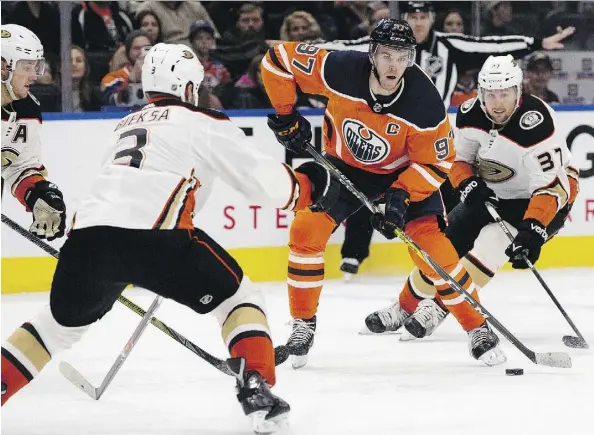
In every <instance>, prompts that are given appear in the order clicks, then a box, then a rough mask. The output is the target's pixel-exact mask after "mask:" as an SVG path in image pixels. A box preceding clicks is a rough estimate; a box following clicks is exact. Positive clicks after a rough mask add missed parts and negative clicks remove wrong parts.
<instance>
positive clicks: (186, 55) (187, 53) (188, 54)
mask: <svg viewBox="0 0 594 435" xmlns="http://www.w3.org/2000/svg"><path fill="white" fill-rule="evenodd" d="M182 57H183V58H184V59H193V58H194V55H193V54H192V52H191V51H188V50H184V51H183V52H182Z"/></svg>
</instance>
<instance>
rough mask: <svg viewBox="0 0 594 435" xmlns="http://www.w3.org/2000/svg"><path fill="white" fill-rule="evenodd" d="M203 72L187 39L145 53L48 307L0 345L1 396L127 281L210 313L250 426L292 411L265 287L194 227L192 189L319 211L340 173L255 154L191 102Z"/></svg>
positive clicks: (266, 425) (264, 427) (225, 123)
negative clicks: (134, 104)
mask: <svg viewBox="0 0 594 435" xmlns="http://www.w3.org/2000/svg"><path fill="white" fill-rule="evenodd" d="M203 78H204V71H203V68H202V65H201V64H200V62H199V60H198V59H197V57H196V55H195V54H194V53H193V52H192V51H191V50H190V49H188V48H187V47H186V46H184V45H170V44H157V45H155V46H154V47H152V48H151V49H150V51H149V52H148V53H147V56H146V59H145V63H144V65H143V68H142V87H143V89H144V91H145V93H146V95H147V97H148V99H149V104H148V105H146V106H144V107H143V108H142V109H141V110H140V111H138V112H136V113H134V114H131V115H128V116H126V117H125V118H123V119H122V120H121V121H120V122H119V123H118V124H117V126H116V127H115V130H114V132H113V134H112V137H111V139H110V141H109V150H108V153H107V159H106V161H105V163H104V165H103V167H102V169H101V172H100V174H99V176H98V178H97V180H96V182H95V183H94V185H93V187H92V188H91V192H90V193H89V195H87V196H86V198H84V199H83V200H82V201H81V204H80V206H79V208H78V210H77V211H76V214H75V217H74V219H73V221H74V222H73V229H72V231H71V233H70V234H69V237H68V240H67V241H66V243H65V244H64V247H63V248H62V250H61V252H60V259H59V261H58V266H57V269H56V272H55V274H54V278H53V282H52V289H51V293H50V306H49V308H48V309H45V310H43V311H42V312H41V313H40V314H38V315H37V317H35V318H34V319H33V320H32V321H31V322H27V323H25V324H23V325H22V326H21V327H20V328H18V329H17V331H15V332H14V333H13V335H11V336H10V337H9V338H8V340H7V341H6V342H5V343H4V345H3V347H2V382H3V384H5V386H6V393H5V394H4V395H3V396H2V403H3V404H4V402H5V400H6V399H8V398H9V397H10V396H11V395H13V394H14V393H15V392H17V391H18V390H19V389H20V388H22V387H23V386H25V385H26V384H27V383H28V382H29V381H31V380H32V379H33V377H34V376H35V375H36V374H37V373H38V372H39V371H40V370H41V369H42V368H43V366H45V364H46V363H47V362H48V361H49V360H50V359H51V358H52V357H53V356H55V355H56V354H57V353H58V352H60V351H62V350H64V349H66V348H69V347H70V346H71V345H72V344H74V343H75V342H77V341H78V340H79V339H80V338H81V336H82V334H83V333H84V332H85V331H86V330H87V329H88V327H89V325H91V324H92V323H93V322H95V321H97V320H98V319H100V318H101V317H103V315H105V314H106V313H107V312H108V311H109V310H110V309H111V307H112V305H113V304H114V302H115V301H116V299H117V298H118V296H119V295H120V294H121V292H122V291H123V290H124V288H125V286H126V285H127V284H129V283H132V284H135V285H138V286H140V287H143V288H147V289H150V290H151V291H153V292H155V293H157V294H160V295H162V296H164V297H167V298H171V299H173V300H175V301H177V302H179V303H181V304H184V305H186V306H188V307H190V308H191V309H193V310H194V311H196V312H197V313H200V314H204V313H213V314H214V315H215V317H216V318H217V319H218V321H219V323H220V326H221V330H222V335H223V340H224V342H225V343H226V345H227V347H228V349H229V353H230V354H231V356H232V357H241V358H244V359H245V369H242V370H241V372H240V373H237V374H236V375H237V398H238V400H239V401H240V403H241V404H242V406H243V409H244V411H245V413H246V415H250V416H251V417H252V420H253V424H254V429H255V430H257V431H259V432H269V431H272V430H274V429H275V427H276V422H278V421H279V420H282V419H284V418H286V417H287V415H288V412H289V405H288V404H287V403H286V402H285V401H284V400H282V399H280V398H279V397H276V396H275V395H273V394H272V393H271V392H270V390H269V386H272V385H274V383H275V364H274V349H273V347H272V341H271V338H270V332H269V328H268V324H267V319H266V314H265V308H264V300H263V296H262V294H261V293H260V291H259V290H258V289H257V288H256V287H255V286H254V284H252V283H251V281H250V280H249V278H248V277H247V276H245V275H244V274H243V271H242V269H241V267H240V266H239V265H238V264H237V262H236V261H235V260H234V259H233V257H232V256H231V255H230V254H229V253H228V252H227V251H226V250H225V249H223V248H222V247H221V246H219V245H218V244H217V243H216V242H215V241H214V240H212V239H211V238H210V237H209V236H208V235H207V234H206V233H205V232H204V231H202V230H200V229H198V228H194V225H193V223H192V217H193V211H194V208H195V193H196V192H197V191H198V193H200V191H201V189H204V188H208V186H209V185H210V184H211V183H212V181H213V179H214V178H215V177H218V178H220V179H222V180H223V181H224V182H226V183H227V184H228V185H230V186H231V187H233V188H235V189H237V190H238V191H240V192H242V193H244V194H245V195H246V196H247V197H249V198H250V199H251V200H252V201H254V202H256V203H259V204H262V205H266V206H269V207H276V208H280V209H285V210H301V209H304V208H306V207H310V209H312V211H318V210H324V209H325V207H327V206H330V205H332V204H333V202H334V201H335V199H336V197H337V196H338V189H339V187H338V182H337V181H336V180H334V179H332V178H331V177H330V175H329V173H328V172H327V171H326V170H325V169H324V168H323V167H321V166H320V165H318V164H315V163H311V162H310V163H306V164H304V165H302V166H300V167H299V168H297V169H296V170H295V171H293V169H292V168H290V167H289V166H287V165H285V164H283V163H281V162H278V161H276V160H274V159H273V158H271V157H269V156H266V155H264V154H262V153H260V152H257V151H255V150H254V147H253V145H251V144H250V143H249V142H248V141H247V139H246V137H245V135H244V134H243V132H242V131H241V129H239V128H238V127H236V126H235V125H234V124H232V123H231V122H230V121H229V119H228V118H227V117H226V116H225V115H224V114H222V113H220V112H217V111H214V110H208V109H199V108H198V107H196V106H197V103H198V93H197V89H198V86H199V85H200V83H201V82H202V79H203ZM198 198H199V200H200V201H202V200H203V199H202V198H201V196H200V195H198Z"/></svg>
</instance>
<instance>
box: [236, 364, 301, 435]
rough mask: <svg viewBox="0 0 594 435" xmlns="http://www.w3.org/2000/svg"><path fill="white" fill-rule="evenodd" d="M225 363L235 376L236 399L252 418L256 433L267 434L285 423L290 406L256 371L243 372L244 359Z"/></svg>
mask: <svg viewBox="0 0 594 435" xmlns="http://www.w3.org/2000/svg"><path fill="white" fill-rule="evenodd" d="M227 365H228V366H229V368H230V369H231V371H232V372H233V373H234V374H235V377H236V378H237V386H236V391H237V400H239V403H241V406H242V408H243V412H244V413H245V415H247V416H248V417H250V418H251V420H252V429H253V431H254V432H255V433H256V434H269V433H273V432H275V431H276V430H277V429H279V428H280V427H282V426H285V425H286V424H287V420H288V417H289V411H290V410H291V407H290V406H289V404H288V403H287V402H285V401H284V400H283V399H281V398H280V397H277V396H275V395H274V394H272V393H271V392H270V388H268V385H267V384H266V381H265V380H264V378H263V377H262V375H261V374H260V373H258V372H257V371H249V372H247V373H246V372H245V359H243V358H231V359H229V360H227Z"/></svg>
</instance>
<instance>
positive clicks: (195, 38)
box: [190, 20, 231, 108]
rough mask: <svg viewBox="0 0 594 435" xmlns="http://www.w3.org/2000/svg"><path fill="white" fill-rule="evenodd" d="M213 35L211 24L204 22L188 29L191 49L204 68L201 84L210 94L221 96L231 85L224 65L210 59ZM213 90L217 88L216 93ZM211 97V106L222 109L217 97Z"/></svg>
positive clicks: (213, 40) (195, 23)
mask: <svg viewBox="0 0 594 435" xmlns="http://www.w3.org/2000/svg"><path fill="white" fill-rule="evenodd" d="M214 35H215V33H214V28H213V27H212V24H210V23H209V22H208V21H206V20H198V21H196V22H194V23H193V24H192V26H191V27H190V41H191V42H192V49H193V50H194V53H196V56H198V59H199V60H200V63H201V64H202V66H203V67H204V80H203V81H202V83H203V84H204V87H206V88H207V89H208V90H209V91H210V92H211V93H214V94H216V95H221V94H222V93H223V92H224V91H223V89H224V87H225V85H227V84H228V83H231V75H230V74H229V71H227V68H225V65H223V64H222V63H221V62H219V61H218V60H216V59H213V58H212V57H211V56H212V51H213V50H214V43H215V39H214ZM215 88H217V91H215ZM213 97H214V98H212V100H213V101H212V105H213V106H217V105H218V106H220V108H222V105H221V104H220V101H219V102H218V104H217V102H216V101H215V98H216V99H218V97H217V96H215V95H213Z"/></svg>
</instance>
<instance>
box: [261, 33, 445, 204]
mask: <svg viewBox="0 0 594 435" xmlns="http://www.w3.org/2000/svg"><path fill="white" fill-rule="evenodd" d="M261 71H262V80H263V82H264V85H265V87H266V92H267V94H268V96H269V98H270V101H271V102H272V105H273V106H274V108H275V110H276V111H277V113H278V114H288V113H290V112H291V111H292V110H293V105H294V103H295V99H296V89H297V86H298V87H299V88H300V89H301V90H302V91H303V92H305V93H308V94H316V95H322V96H325V97H327V98H328V105H327V108H326V112H325V114H324V126H323V132H324V148H325V152H326V153H328V154H330V155H332V156H334V157H337V158H339V159H342V160H343V161H344V162H345V163H347V164H348V165H350V166H354V167H357V168H360V169H363V170H365V171H369V172H374V173H377V174H388V173H392V172H395V171H398V170H402V173H401V174H400V175H399V176H398V179H397V180H396V181H395V182H394V184H393V186H394V187H397V188H402V189H404V190H406V191H408V192H409V193H410V195H411V198H410V199H411V201H421V200H423V199H425V198H427V197H428V196H429V195H430V194H431V193H433V192H434V191H435V190H437V189H438V188H439V186H440V185H441V184H442V183H443V182H444V181H445V179H446V178H447V174H448V172H449V170H450V168H451V166H452V162H453V161H454V158H455V152H454V147H453V134H452V131H451V127H450V123H449V120H448V117H447V113H446V109H445V107H444V105H443V101H442V100H441V97H440V96H439V93H438V92H437V89H436V88H435V86H434V85H433V83H432V82H431V80H430V79H429V77H427V75H425V73H424V72H423V71H422V70H421V69H420V68H419V67H418V66H417V65H414V66H412V67H410V68H407V70H406V72H405V73H404V76H403V79H402V81H401V85H400V88H399V89H398V91H397V92H396V93H395V95H394V97H393V99H392V100H391V101H388V102H379V101H376V100H375V97H374V95H372V93H371V91H370V89H369V76H370V73H371V62H370V61H369V57H368V55H367V53H361V52H355V51H335V52H328V51H326V50H324V49H321V48H318V47H314V46H311V45H308V44H304V43H299V42H285V43H283V44H279V45H277V46H275V47H273V48H270V50H269V51H268V53H267V54H266V56H265V57H264V59H263V60H262V66H261ZM405 167H406V169H404V168H405ZM403 169H404V170H403Z"/></svg>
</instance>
